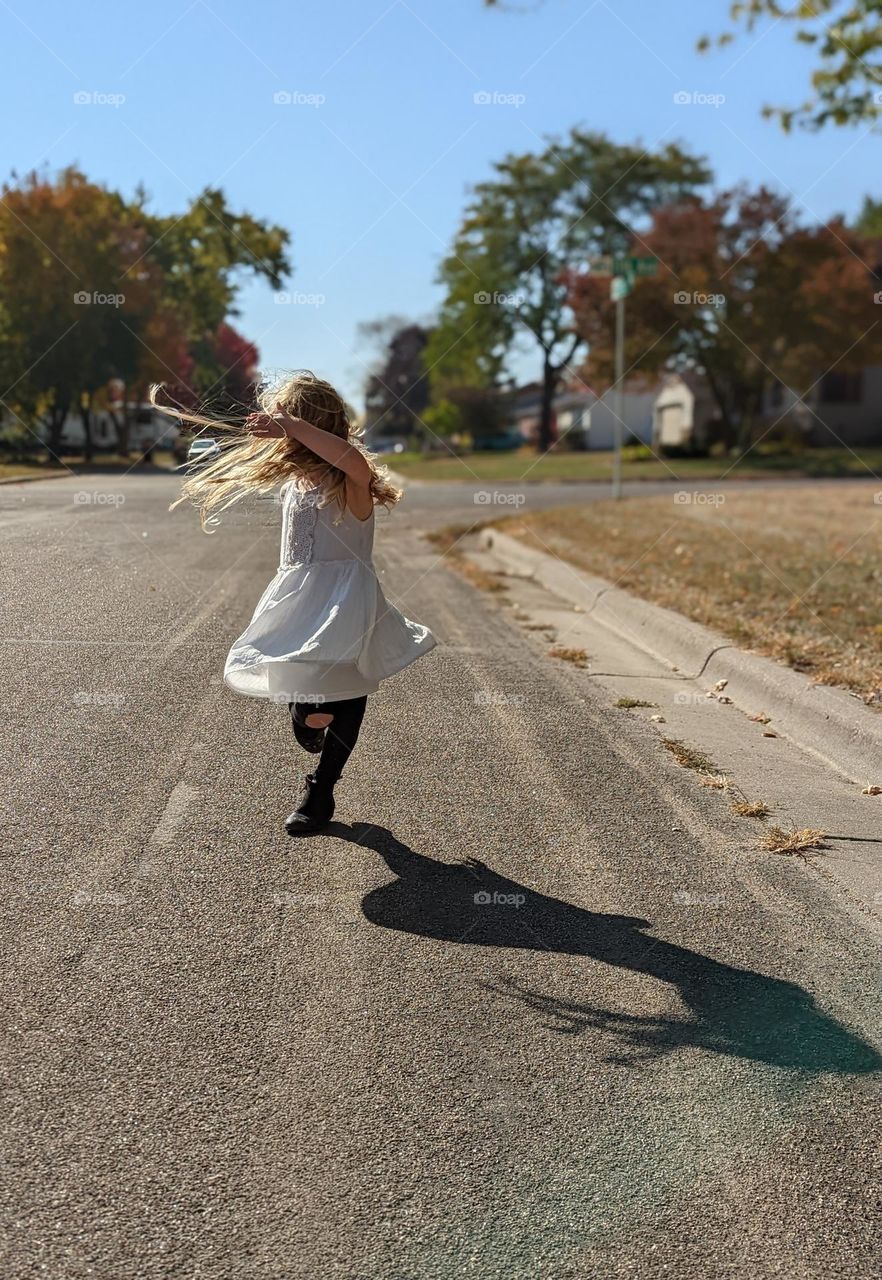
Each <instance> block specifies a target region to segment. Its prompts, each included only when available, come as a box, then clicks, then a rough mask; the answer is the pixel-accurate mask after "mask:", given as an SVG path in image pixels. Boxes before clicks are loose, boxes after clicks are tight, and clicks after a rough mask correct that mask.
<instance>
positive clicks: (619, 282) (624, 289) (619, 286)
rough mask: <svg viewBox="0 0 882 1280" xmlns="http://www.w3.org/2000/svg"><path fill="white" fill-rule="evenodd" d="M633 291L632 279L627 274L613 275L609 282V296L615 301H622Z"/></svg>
mask: <svg viewBox="0 0 882 1280" xmlns="http://www.w3.org/2000/svg"><path fill="white" fill-rule="evenodd" d="M630 292H631V281H630V280H628V279H627V278H626V277H625V276H613V278H612V280H611V281H610V284H609V296H610V297H611V298H612V300H613V302H621V301H622V300H623V299H624V298H627V296H628V294H629V293H630Z"/></svg>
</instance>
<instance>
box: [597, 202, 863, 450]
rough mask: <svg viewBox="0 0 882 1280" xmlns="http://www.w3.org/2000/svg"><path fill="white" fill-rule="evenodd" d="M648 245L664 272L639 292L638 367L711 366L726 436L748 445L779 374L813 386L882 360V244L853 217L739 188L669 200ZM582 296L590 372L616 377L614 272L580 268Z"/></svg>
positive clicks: (632, 308)
mask: <svg viewBox="0 0 882 1280" xmlns="http://www.w3.org/2000/svg"><path fill="white" fill-rule="evenodd" d="M640 244H641V247H642V249H643V251H644V252H645V251H648V252H651V253H653V254H655V255H656V256H657V258H658V260H659V274H658V275H657V276H656V277H654V278H648V279H643V280H639V281H638V282H637V284H636V286H635V288H634V291H633V293H632V294H631V296H630V297H629V298H628V303H627V317H628V319H627V326H626V350H625V364H626V367H627V368H628V369H629V370H631V371H632V372H643V373H658V372H659V371H660V370H662V369H664V368H672V367H673V368H676V367H682V368H688V369H694V370H696V371H699V372H701V373H702V374H703V375H704V376H705V377H706V379H707V382H708V385H709V387H710V389H711V392H712V394H713V396H714V399H715V401H716V403H717V406H718V408H719V411H720V417H721V420H722V423H723V426H724V431H725V435H726V437H727V438H728V439H729V440H730V441H731V442H733V443H737V445H738V447H739V448H740V449H742V450H743V449H746V448H747V447H748V446H749V444H750V443H751V441H752V440H753V438H754V434H755V430H756V426H757V421H758V419H759V416H760V413H761V410H762V406H763V401H764V397H765V394H766V392H767V391H768V390H769V389H770V387H771V386H772V385H773V384H774V383H775V382H776V381H780V382H781V383H783V384H785V385H787V386H789V387H792V388H793V389H794V390H795V391H796V392H797V393H798V394H807V393H808V392H809V390H810V389H811V388H812V386H813V385H814V384H815V383H816V382H817V380H818V378H819V377H820V376H821V375H822V374H823V373H824V372H825V371H827V370H830V369H831V368H833V369H836V370H839V371H842V372H849V371H853V370H857V369H860V368H861V367H862V366H863V365H865V364H867V363H871V362H874V361H879V360H880V359H882V323H880V314H879V308H878V307H877V306H876V305H875V303H874V296H875V292H876V291H877V290H878V287H879V286H878V282H877V281H876V278H875V275H874V271H875V266H874V264H875V262H876V261H877V260H878V254H876V253H875V252H874V251H873V250H874V246H873V245H872V242H868V241H867V240H866V239H864V238H862V237H861V236H860V235H859V234H858V233H856V232H855V231H854V230H852V229H850V228H849V227H847V226H846V225H845V223H844V222H843V221H842V220H835V221H831V222H830V223H829V224H826V225H824V226H809V227H805V226H802V225H800V223H799V222H798V220H797V218H796V216H795V215H794V214H793V212H792V211H791V210H790V208H789V205H788V203H787V201H786V200H785V199H784V198H783V197H781V196H779V195H777V194H775V193H773V192H770V191H768V190H767V189H765V188H763V187H760V188H759V189H757V190H749V189H747V188H744V187H739V188H735V189H733V190H731V191H725V192H722V193H720V194H719V195H717V196H715V197H714V198H712V199H709V200H707V201H702V200H699V199H692V200H688V201H684V202H680V203H678V204H674V205H668V206H666V207H664V208H661V209H658V210H657V211H656V213H655V215H654V217H653V221H652V227H651V228H650V230H649V231H648V232H647V234H646V235H645V236H644V237H642V238H641V241H640ZM571 296H572V305H573V308H574V311H575V313H576V316H577V324H578V328H579V331H580V333H581V334H582V336H583V338H584V340H585V342H586V345H587V346H588V348H589V354H588V358H587V362H586V364H585V366H584V370H583V372H584V374H585V377H586V380H588V381H590V382H591V383H592V385H595V386H598V385H609V384H611V382H612V380H613V304H612V303H611V302H610V301H609V282H608V280H607V279H605V278H603V277H599V276H596V275H592V274H591V273H590V272H586V273H582V274H579V275H577V276H575V277H573V279H572V295H571Z"/></svg>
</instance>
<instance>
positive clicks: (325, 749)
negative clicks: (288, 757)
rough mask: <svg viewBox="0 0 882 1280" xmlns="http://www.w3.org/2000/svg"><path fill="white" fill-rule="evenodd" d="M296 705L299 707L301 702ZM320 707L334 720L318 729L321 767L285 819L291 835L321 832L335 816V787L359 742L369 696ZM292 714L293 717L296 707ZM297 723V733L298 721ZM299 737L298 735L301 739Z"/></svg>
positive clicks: (308, 779)
mask: <svg viewBox="0 0 882 1280" xmlns="http://www.w3.org/2000/svg"><path fill="white" fill-rule="evenodd" d="M294 705H295V707H296V706H299V705H300V704H296V703H295V704H294ZM313 705H314V704H313ZM321 706H322V713H323V716H330V717H331V720H330V723H329V724H328V726H327V728H326V729H321V730H319V732H320V733H323V734H324V739H325V740H324V745H323V746H322V748H321V753H322V754H321V759H320V760H319V762H318V767H317V768H316V770H315V773H313V774H311V775H310V776H309V777H308V778H307V779H306V791H305V794H304V797H303V799H302V800H301V802H300V804H299V806H298V807H297V808H296V809H295V810H294V812H293V813H291V814H289V815H288V818H287V820H286V822H285V826H286V827H287V829H288V833H289V834H290V835H292V836H295V835H303V834H306V833H307V832H310V831H320V830H321V828H322V827H325V826H327V824H328V823H329V822H330V821H331V818H333V816H334V787H335V786H336V784H337V782H339V780H340V775H341V774H342V772H343V768H344V766H345V764H346V761H347V760H348V759H349V757H350V756H351V754H352V749H353V747H354V746H355V744H356V742H357V741H358V734H359V730H360V729H361V722H362V720H363V719H364V713H365V708H366V707H367V698H366V697H363V698H346V699H342V700H341V701H339V702H325V703H322V704H321ZM291 715H292V719H294V711H293V710H292V712H291ZM304 719H305V720H306V721H307V722H308V720H311V719H312V716H311V715H307V716H304ZM294 724H295V733H296V732H297V721H296V720H294ZM307 731H308V730H307ZM300 740H301V739H300V736H299V734H298V741H300Z"/></svg>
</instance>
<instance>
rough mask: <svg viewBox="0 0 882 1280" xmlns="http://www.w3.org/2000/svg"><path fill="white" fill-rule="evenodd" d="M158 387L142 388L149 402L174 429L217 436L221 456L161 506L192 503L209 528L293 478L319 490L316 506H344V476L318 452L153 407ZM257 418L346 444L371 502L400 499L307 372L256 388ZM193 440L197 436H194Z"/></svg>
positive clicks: (333, 400)
mask: <svg viewBox="0 0 882 1280" xmlns="http://www.w3.org/2000/svg"><path fill="white" fill-rule="evenodd" d="M161 390H162V387H161V386H159V385H157V386H152V387H151V388H150V403H151V404H152V405H154V406H155V407H156V408H157V409H159V410H160V411H161V412H162V413H167V414H171V415H172V416H174V417H176V418H177V419H178V420H179V421H180V422H182V423H191V424H192V425H193V426H197V427H201V428H205V429H207V430H210V431H212V432H213V433H216V434H218V435H220V436H221V437H222V438H221V439H220V440H219V441H218V444H219V445H220V448H221V456H220V457H219V458H217V459H215V461H214V462H211V463H209V464H208V466H203V467H201V468H200V469H199V470H198V471H191V472H190V474H188V476H187V478H186V480H185V481H184V483H183V486H182V488H181V496H180V497H179V498H177V499H176V500H175V501H174V502H173V503H172V504H171V507H170V508H169V509H170V510H174V508H175V507H177V506H179V505H180V503H182V502H192V503H193V504H194V506H196V507H197V508H198V509H199V517H200V520H201V523H202V527H203V529H208V528H209V527H210V526H211V525H214V524H216V523H217V517H218V516H219V515H220V513H221V512H222V511H226V509H227V508H228V507H231V506H232V505H233V503H234V502H238V501H239V499H240V498H244V497H245V496H246V494H249V493H268V492H270V491H271V490H273V489H275V488H276V487H277V486H278V485H280V484H283V483H285V482H287V481H291V480H293V481H294V483H295V484H297V485H298V486H299V487H300V488H321V489H322V494H321V496H320V499H319V505H320V506H327V505H328V504H329V503H331V502H334V501H336V502H337V503H338V504H339V506H340V509H341V511H342V510H345V508H346V474H345V472H343V471H341V470H340V469H339V467H334V466H332V465H331V464H330V463H329V462H325V460H324V458H320V457H319V456H318V454H316V453H313V452H312V450H311V449H307V448H306V446H305V445H303V444H301V443H300V441H299V440H294V439H291V438H290V437H281V436H280V437H270V438H266V437H257V436H252V435H251V434H250V432H248V431H247V430H246V429H245V427H244V425H243V424H241V423H230V422H223V421H220V420H218V419H215V418H210V417H206V416H204V415H203V414H200V413H190V412H187V411H185V410H183V409H177V408H174V407H173V406H171V405H164V404H160V403H159V394H160V392H161ZM257 405H258V409H259V411H260V412H261V413H265V414H274V413H279V412H285V413H288V414H290V415H291V416H292V417H293V418H303V419H304V420H305V421H306V422H309V423H311V424H312V426H314V427H318V428H319V429H320V430H322V431H329V432H330V433H331V435H334V436H337V437H338V438H339V439H341V440H346V441H348V443H349V444H351V445H352V446H353V447H354V448H356V449H359V450H360V451H361V453H362V454H363V455H364V456H365V458H366V459H367V461H368V463H369V465H370V469H371V481H370V492H371V497H372V498H373V500H374V502H375V503H376V504H378V505H380V506H384V507H392V506H394V505H395V503H396V502H398V500H399V498H400V497H401V490H400V489H398V488H396V486H395V485H394V484H393V483H392V481H391V479H390V478H389V471H388V468H386V467H384V466H382V465H381V464H379V463H378V462H377V460H376V458H375V457H374V455H373V454H371V453H370V452H369V451H368V450H367V449H366V448H365V447H364V445H363V444H362V442H361V440H360V438H359V437H360V434H361V433H360V432H359V430H358V429H357V428H356V427H355V425H354V424H353V421H352V414H351V410H350V409H349V407H348V405H347V404H346V402H345V401H344V400H343V398H342V396H341V395H340V394H339V392H337V391H336V390H335V389H334V387H332V386H331V384H330V383H329V382H325V381H324V380H323V379H322V378H317V377H316V375H315V374H314V373H310V372H309V370H301V371H299V372H298V373H294V374H285V375H284V376H282V377H281V378H278V379H276V380H275V381H274V382H267V383H263V384H261V386H260V387H259V389H258V394H257ZM197 434H198V433H197Z"/></svg>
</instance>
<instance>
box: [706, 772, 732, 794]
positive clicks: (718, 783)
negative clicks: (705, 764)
mask: <svg viewBox="0 0 882 1280" xmlns="http://www.w3.org/2000/svg"><path fill="white" fill-rule="evenodd" d="M698 781H699V782H700V783H701V785H702V786H703V787H710V788H711V790H713V791H728V790H729V788H730V786H731V785H732V782H731V779H729V778H727V777H726V775H725V774H724V773H705V774H702V776H701V777H700V778H699V779H698Z"/></svg>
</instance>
